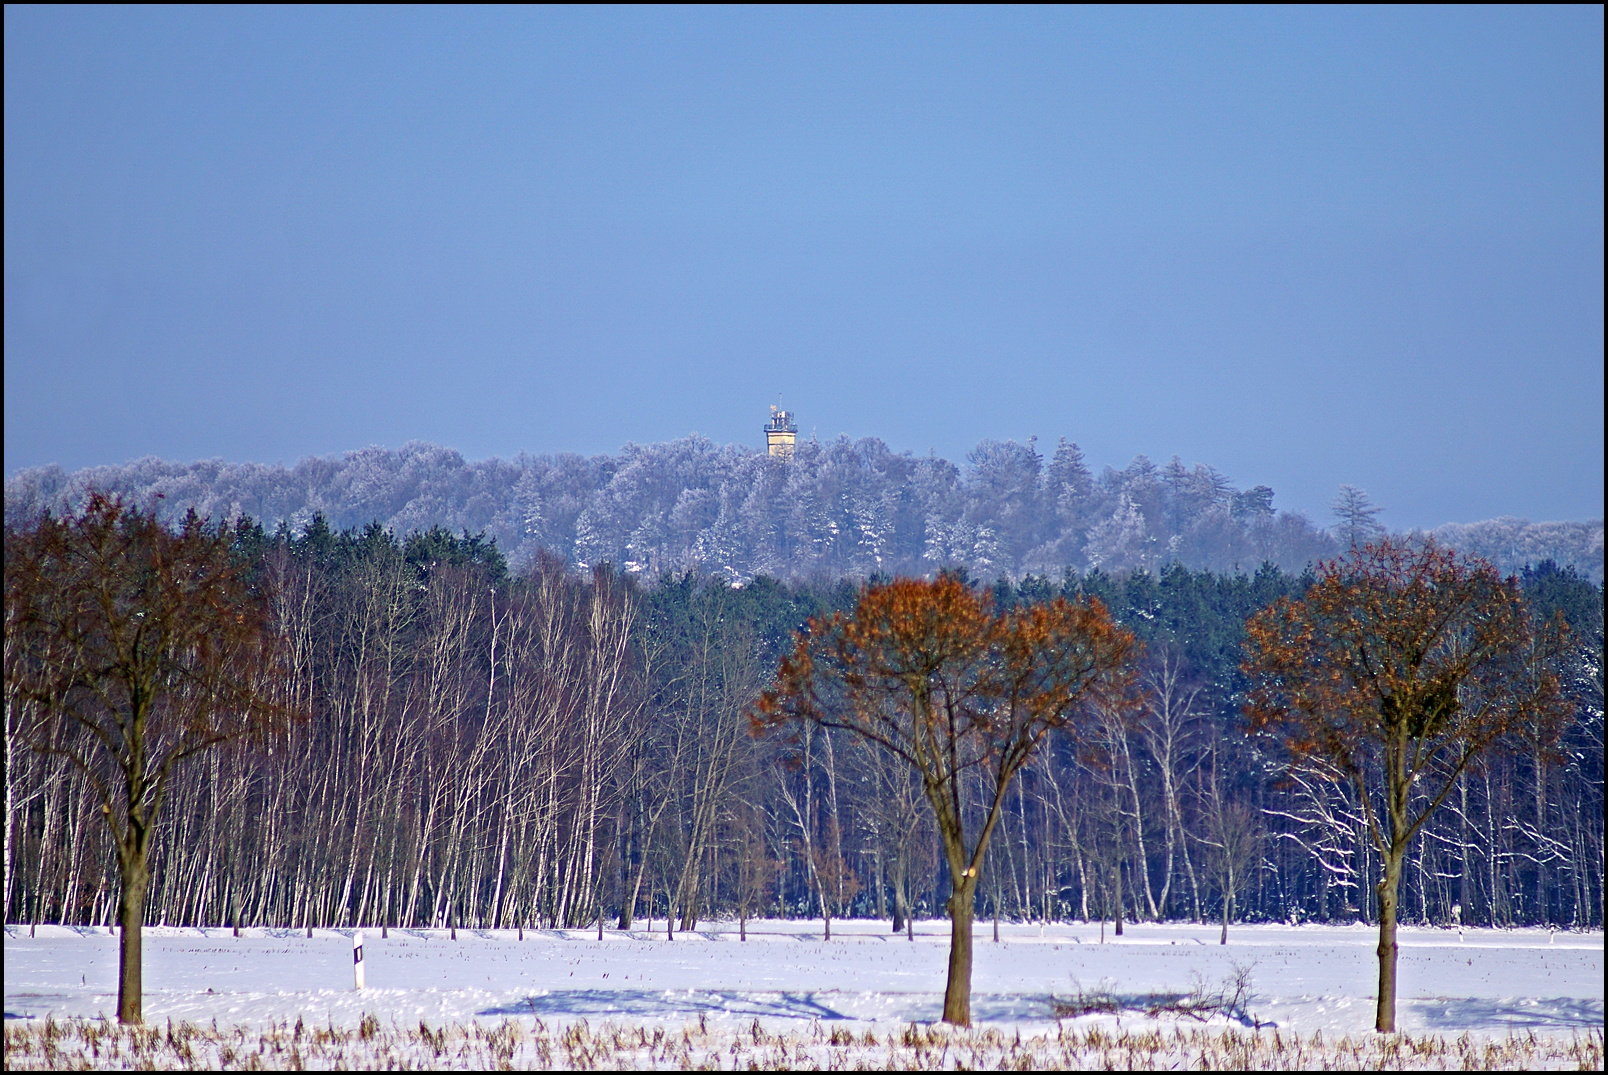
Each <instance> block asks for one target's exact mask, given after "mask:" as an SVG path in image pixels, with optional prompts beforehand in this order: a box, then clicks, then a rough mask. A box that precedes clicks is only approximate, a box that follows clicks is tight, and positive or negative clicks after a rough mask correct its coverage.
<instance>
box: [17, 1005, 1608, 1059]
mask: <svg viewBox="0 0 1608 1075" xmlns="http://www.w3.org/2000/svg"><path fill="white" fill-rule="evenodd" d="M5 1034H6V1040H5V1067H6V1070H8V1071H11V1070H17V1071H22V1070H37V1069H49V1070H58V1071H60V1070H87V1069H101V1068H106V1069H114V1070H117V1069H141V1070H198V1069H199V1070H226V1071H239V1070H246V1071H256V1070H268V1069H281V1068H292V1069H302V1068H318V1069H428V1068H462V1069H471V1070H473V1069H482V1070H508V1069H515V1068H560V1069H570V1070H579V1071H586V1070H604V1071H620V1070H632V1069H636V1068H654V1069H665V1068H669V1069H672V1070H675V1069H680V1070H693V1069H731V1070H767V1069H772V1070H774V1069H791V1070H803V1071H823V1070H824V1071H843V1070H850V1071H852V1070H886V1069H895V1070H905V1069H913V1070H929V1071H936V1070H965V1069H980V1068H995V1069H1003V1070H1017V1071H1037V1070H1064V1069H1072V1068H1103V1069H1106V1070H1111V1069H1129V1070H1133V1069H1141V1070H1142V1069H1156V1068H1187V1069H1192V1070H1240V1071H1276V1070H1290V1069H1363V1068H1368V1069H1429V1070H1494V1069H1514V1070H1525V1069H1530V1070H1533V1069H1537V1068H1551V1069H1572V1070H1580V1071H1591V1070H1598V1071H1600V1070H1602V1067H1603V1033H1602V1031H1600V1030H1595V1029H1593V1030H1590V1031H1588V1032H1586V1033H1585V1034H1574V1035H1570V1036H1567V1037H1565V1036H1547V1035H1537V1034H1534V1033H1526V1034H1522V1035H1520V1034H1515V1035H1511V1036H1509V1037H1506V1038H1492V1039H1487V1038H1474V1037H1472V1036H1470V1035H1468V1034H1464V1035H1462V1036H1460V1037H1457V1038H1444V1037H1439V1036H1434V1035H1430V1036H1424V1037H1415V1036H1413V1035H1409V1034H1395V1035H1375V1034H1358V1035H1354V1036H1344V1037H1339V1038H1333V1037H1325V1036H1324V1035H1323V1034H1322V1033H1314V1034H1311V1035H1302V1034H1294V1033H1289V1032H1287V1031H1282V1030H1263V1031H1260V1032H1251V1031H1241V1030H1235V1029H1226V1030H1223V1029H1207V1028H1202V1027H1195V1028H1190V1029H1174V1030H1146V1031H1122V1030H1117V1031H1112V1030H1109V1029H1103V1028H1100V1027H1081V1028H1080V1027H1071V1026H1063V1027H1062V1028H1061V1029H1059V1030H1058V1031H1055V1032H1051V1033H1047V1034H1036V1035H1029V1036H1026V1037H1023V1036H1022V1035H1021V1033H1020V1032H1019V1031H1018V1032H1011V1031H1002V1030H999V1029H996V1028H983V1029H974V1030H961V1029H955V1028H950V1027H945V1026H919V1025H915V1024H912V1025H909V1026H906V1027H904V1028H901V1029H895V1030H886V1031H878V1030H876V1029H867V1030H862V1031H859V1032H855V1031H851V1030H849V1029H848V1028H846V1027H837V1028H828V1027H825V1026H822V1025H821V1024H820V1023H814V1024H812V1025H811V1026H809V1027H808V1028H807V1029H801V1030H792V1031H785V1032H782V1033H773V1032H771V1031H769V1030H767V1029H765V1027H764V1026H762V1025H761V1024H760V1023H759V1022H758V1021H757V1020H756V1021H755V1022H754V1023H753V1024H752V1025H751V1026H749V1027H746V1028H741V1029H732V1028H717V1027H710V1026H708V1024H707V1023H706V1022H705V1021H704V1020H702V1019H700V1020H699V1021H698V1022H696V1023H688V1024H687V1025H686V1026H684V1027H682V1028H681V1029H680V1030H674V1029H666V1028H664V1027H662V1026H657V1027H649V1026H630V1025H626V1024H621V1023H613V1022H607V1023H604V1024H602V1025H601V1026H599V1027H597V1028H595V1029H594V1028H592V1027H590V1026H589V1025H588V1024H587V1023H586V1022H584V1021H582V1022H578V1023H575V1024H572V1025H568V1026H560V1027H549V1026H547V1025H545V1024H544V1023H542V1021H541V1020H539V1019H538V1020H534V1021H532V1022H528V1023H527V1022H522V1021H520V1022H516V1021H514V1020H505V1021H504V1022H502V1023H500V1024H496V1025H491V1024H481V1023H458V1024H452V1025H448V1026H442V1027H438V1028H431V1027H429V1026H427V1025H425V1024H424V1023H422V1022H421V1023H420V1024H419V1025H418V1026H417V1027H399V1026H390V1027H385V1026H381V1025H380V1023H379V1020H378V1019H376V1018H374V1017H373V1016H366V1017H365V1018H364V1019H363V1021H362V1024H361V1025H360V1026H359V1027H358V1028H357V1029H355V1030H348V1029H341V1028H336V1027H323V1028H314V1029H309V1028H308V1027H306V1026H304V1025H303V1024H302V1022H301V1020H299V1019H298V1020H297V1021H296V1025H295V1026H294V1027H291V1026H287V1025H285V1024H278V1025H275V1026H271V1027H268V1028H266V1029H248V1028H246V1027H227V1028H219V1027H218V1026H216V1025H213V1026H210V1027H203V1026H196V1025H194V1024H192V1023H184V1022H181V1023H179V1024H177V1025H172V1024H170V1025H168V1026H166V1027H161V1026H147V1027H133V1028H131V1027H123V1026H119V1025H117V1024H115V1023H108V1022H103V1021H101V1020H89V1019H71V1020H64V1021H61V1022H57V1021H55V1020H53V1019H46V1020H45V1021H43V1022H33V1021H29V1022H20V1021H18V1022H11V1023H7V1024H6V1028H5Z"/></svg>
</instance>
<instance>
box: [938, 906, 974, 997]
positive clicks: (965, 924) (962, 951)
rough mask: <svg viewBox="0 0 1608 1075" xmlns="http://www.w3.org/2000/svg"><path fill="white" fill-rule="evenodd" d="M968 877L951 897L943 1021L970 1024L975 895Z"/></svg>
mask: <svg viewBox="0 0 1608 1075" xmlns="http://www.w3.org/2000/svg"><path fill="white" fill-rule="evenodd" d="M976 887H977V881H976V879H975V878H968V879H967V880H966V881H965V882H963V883H962V884H961V885H960V886H959V887H957V888H956V889H955V890H954V892H952V893H951V894H950V896H949V981H948V983H947V984H946V985H945V986H944V1022H946V1023H952V1024H954V1025H955V1026H971V972H972V914H973V907H972V896H973V892H974V890H975V889H976Z"/></svg>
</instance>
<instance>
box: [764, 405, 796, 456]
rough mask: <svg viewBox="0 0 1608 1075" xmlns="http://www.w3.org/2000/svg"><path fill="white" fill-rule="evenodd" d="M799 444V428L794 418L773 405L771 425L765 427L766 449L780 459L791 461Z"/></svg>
mask: <svg viewBox="0 0 1608 1075" xmlns="http://www.w3.org/2000/svg"><path fill="white" fill-rule="evenodd" d="M797 443H798V426H796V425H795V424H793V416H792V415H791V414H789V413H788V412H787V411H784V410H782V409H781V408H779V407H777V406H776V405H775V404H772V405H771V416H770V424H769V425H767V426H766V427H765V447H766V448H767V449H768V450H769V451H770V454H771V455H773V456H776V457H777V458H778V459H791V458H792V457H793V446H794V445H795V444H797Z"/></svg>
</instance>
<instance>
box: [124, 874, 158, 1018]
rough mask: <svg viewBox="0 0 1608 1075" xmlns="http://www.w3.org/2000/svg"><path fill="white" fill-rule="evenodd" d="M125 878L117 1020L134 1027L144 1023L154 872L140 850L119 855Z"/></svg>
mask: <svg viewBox="0 0 1608 1075" xmlns="http://www.w3.org/2000/svg"><path fill="white" fill-rule="evenodd" d="M118 865H119V866H120V867H121V873H122V875H123V897H122V899H121V900H120V901H119V903H118V908H117V923H118V925H119V926H121V927H122V929H121V930H120V933H119V937H118V951H117V1021H118V1022H119V1023H124V1024H127V1025H130V1026H138V1025H139V1024H140V1023H142V1022H144V1018H143V1017H142V1015H141V1003H140V1000H141V996H142V989H143V987H144V982H143V974H142V969H143V968H142V964H141V960H140V956H141V954H142V953H141V948H140V931H141V928H142V927H143V926H144V925H145V897H146V896H147V895H148V894H149V892H150V887H151V873H150V870H149V869H148V868H147V866H146V863H145V856H144V855H143V854H140V853H139V852H138V851H133V852H129V853H127V854H126V855H119V856H118Z"/></svg>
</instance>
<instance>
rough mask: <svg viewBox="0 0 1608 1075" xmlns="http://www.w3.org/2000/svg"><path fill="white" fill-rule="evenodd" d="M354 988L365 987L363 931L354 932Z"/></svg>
mask: <svg viewBox="0 0 1608 1075" xmlns="http://www.w3.org/2000/svg"><path fill="white" fill-rule="evenodd" d="M352 988H353V989H362V988H363V931H362V930H358V931H357V932H356V933H354V934H352Z"/></svg>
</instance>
